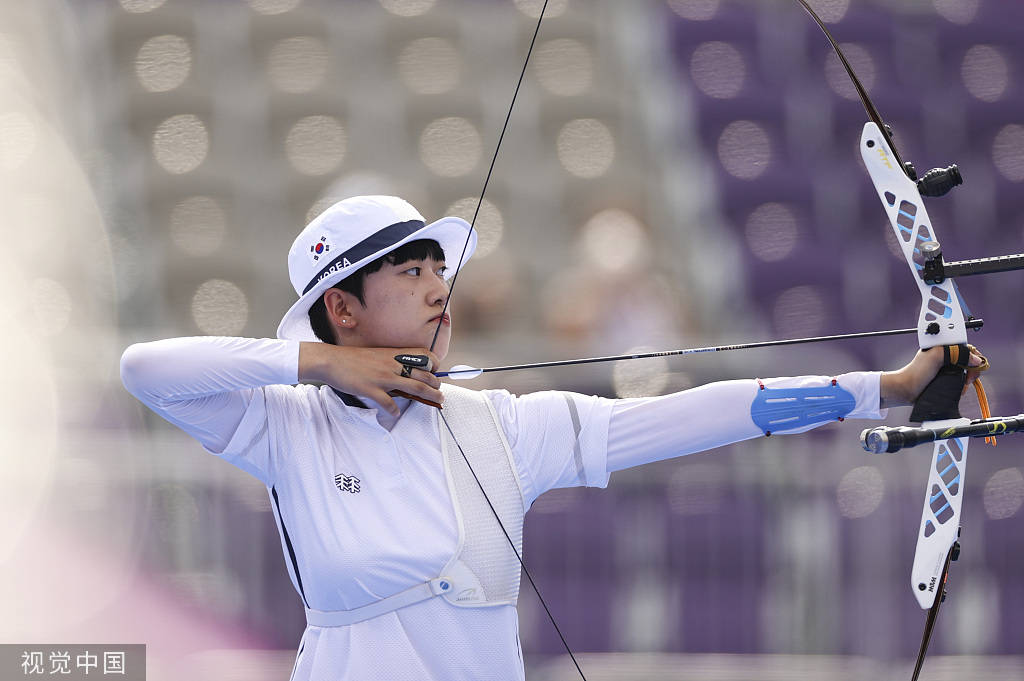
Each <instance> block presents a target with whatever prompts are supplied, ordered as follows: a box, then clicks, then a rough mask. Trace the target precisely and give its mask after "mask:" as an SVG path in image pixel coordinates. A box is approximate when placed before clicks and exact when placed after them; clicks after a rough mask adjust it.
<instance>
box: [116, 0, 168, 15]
mask: <svg viewBox="0 0 1024 681" xmlns="http://www.w3.org/2000/svg"><path fill="white" fill-rule="evenodd" d="M164 2H166V0H121V7H122V8H123V9H124V10H125V11H126V12H131V13H133V14H144V13H146V12H152V11H153V10H155V9H156V8H157V7H159V6H160V5H162V4H164Z"/></svg>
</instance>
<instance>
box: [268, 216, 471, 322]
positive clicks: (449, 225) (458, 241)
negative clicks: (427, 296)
mask: <svg viewBox="0 0 1024 681" xmlns="http://www.w3.org/2000/svg"><path fill="white" fill-rule="evenodd" d="M467 234H469V243H468V244H467V242H466V235H467ZM418 239H433V240H434V241H436V242H437V243H438V244H440V246H441V250H443V251H444V256H445V264H446V265H447V266H448V269H447V270H446V271H445V278H446V279H450V278H451V277H453V276H455V273H456V272H458V270H459V267H460V265H459V262H458V260H459V256H460V255H461V254H462V248H463V246H464V245H465V248H466V255H465V256H463V258H462V265H465V264H466V262H467V261H468V260H469V259H470V257H471V256H472V255H473V253H474V251H476V242H477V234H476V230H475V229H472V227H470V225H469V223H468V222H466V221H465V220H463V219H462V218H456V217H444V218H441V219H440V220H437V221H435V222H431V223H430V224H429V225H426V226H425V227H423V229H419V230H417V231H415V232H413V233H412V234H410V235H409V236H407V237H405V238H404V239H402V240H401V241H398V242H395V243H394V244H392V245H391V246H388V247H387V248H382V249H381V250H379V251H377V252H376V253H372V254H370V255H368V256H366V257H365V258H363V259H362V260H360V261H358V262H355V263H352V265H351V266H350V267H346V268H345V269H344V270H342V271H340V272H338V273H337V274H335V275H333V276H330V277H325V278H324V279H323V280H321V281H319V282H317V284H316V286H314V287H313V288H311V289H310V290H309V291H307V292H306V293H305V294H303V295H302V296H301V297H300V298H299V299H298V300H297V301H295V304H294V305H292V306H291V307H290V308H288V311H287V312H286V313H285V314H284V317H283V318H282V319H281V323H280V324H279V325H278V327H277V337H278V338H280V339H282V340H298V341H313V342H319V340H320V339H319V338H317V337H316V334H315V333H313V328H312V327H311V326H310V325H309V308H311V307H312V306H313V303H315V302H316V301H317V300H318V299H319V298H320V296H322V295H323V293H324V291H326V290H327V289H329V288H331V287H332V286H334V285H335V284H337V283H338V282H339V281H341V280H342V279H344V278H345V277H347V276H349V275H351V274H353V273H355V272H356V271H358V270H359V269H360V268H361V267H363V266H364V265H366V264H368V263H370V262H372V261H374V260H376V259H377V258H379V257H381V256H383V255H386V254H387V253H390V252H391V251H393V250H395V249H396V248H398V247H399V246H403V245H405V244H407V243H409V242H410V241H416V240H418Z"/></svg>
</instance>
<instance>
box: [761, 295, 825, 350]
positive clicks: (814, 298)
mask: <svg viewBox="0 0 1024 681" xmlns="http://www.w3.org/2000/svg"><path fill="white" fill-rule="evenodd" d="M772 319H773V321H774V323H775V329H776V331H777V332H778V333H780V334H782V335H783V336H785V337H787V338H803V337H806V336H815V335H818V334H819V333H821V330H822V328H824V325H825V303H824V299H823V298H822V295H821V293H820V292H819V291H818V289H817V288H816V287H814V286H794V287H793V288H791V289H787V290H786V291H783V292H782V293H781V294H779V297H778V298H777V299H776V300H775V306H774V307H773V310H772Z"/></svg>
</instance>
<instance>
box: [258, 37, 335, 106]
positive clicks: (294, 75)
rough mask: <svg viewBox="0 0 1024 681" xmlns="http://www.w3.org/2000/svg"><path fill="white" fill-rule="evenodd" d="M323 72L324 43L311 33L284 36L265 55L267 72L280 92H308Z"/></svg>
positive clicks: (325, 58)
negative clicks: (289, 36)
mask: <svg viewBox="0 0 1024 681" xmlns="http://www.w3.org/2000/svg"><path fill="white" fill-rule="evenodd" d="M326 74H327V46H326V45H325V44H324V41H323V40H320V39H319V38H315V37H313V36H308V35H303V36H293V37H291V38H283V39H281V40H279V41H277V42H276V43H274V46H273V47H271V48H270V53H269V54H268V55H267V75H268V76H269V77H270V82H271V83H273V84H274V87H276V88H277V89H278V90H281V91H282V92H290V93H294V94H299V93H303V92H310V91H312V90H314V89H316V88H317V87H318V86H319V85H320V84H321V83H323V81H324V76H325V75H326Z"/></svg>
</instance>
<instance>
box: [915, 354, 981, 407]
mask: <svg viewBox="0 0 1024 681" xmlns="http://www.w3.org/2000/svg"><path fill="white" fill-rule="evenodd" d="M942 351H943V353H944V354H945V359H946V362H945V364H943V365H942V368H941V369H940V370H939V373H937V374H936V375H935V378H933V379H932V380H931V382H930V383H929V384H928V385H927V386H926V387H925V389H924V390H923V391H922V392H921V394H920V395H918V396H917V399H916V400H914V410H913V411H912V412H910V421H911V422H913V423H919V422H924V421H942V420H945V419H958V418H960V396H961V395H962V394H963V391H964V384H965V383H966V382H967V363H968V362H969V361H970V359H971V351H970V348H968V347H967V345H966V344H964V343H961V344H959V345H945V346H943V348H942Z"/></svg>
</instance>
